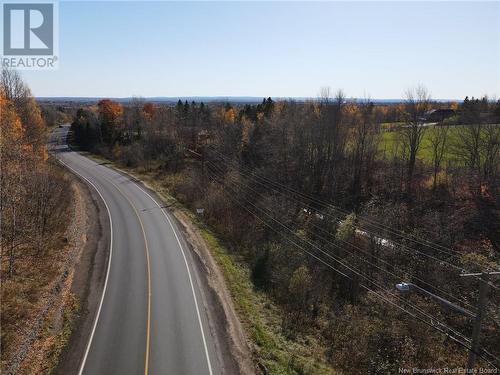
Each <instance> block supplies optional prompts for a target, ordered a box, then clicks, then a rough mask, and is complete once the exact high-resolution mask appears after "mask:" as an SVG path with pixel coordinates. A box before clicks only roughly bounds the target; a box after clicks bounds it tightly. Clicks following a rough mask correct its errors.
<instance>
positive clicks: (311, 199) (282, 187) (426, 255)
mask: <svg viewBox="0 0 500 375" xmlns="http://www.w3.org/2000/svg"><path fill="white" fill-rule="evenodd" d="M210 150H211V151H213V152H215V153H216V154H218V155H219V157H220V158H222V159H224V160H226V161H227V160H229V159H228V158H227V157H226V156H224V155H222V154H221V153H219V152H217V151H216V150H214V149H213V148H210ZM229 161H230V160H229ZM239 168H241V169H246V168H244V167H242V166H241V165H239ZM238 172H239V173H240V174H243V175H247V174H246V173H245V172H242V171H241V170H239V171H238ZM248 174H250V175H252V176H253V177H254V178H255V179H260V180H263V181H266V182H267V183H269V184H271V185H274V186H275V188H274V189H273V188H271V189H273V190H274V191H277V192H279V193H280V194H284V193H283V192H281V191H279V190H278V189H277V188H276V186H277V187H278V188H281V189H284V190H287V191H288V192H289V193H292V194H294V195H298V196H299V197H301V198H302V199H307V200H309V201H311V202H316V203H317V204H320V205H322V206H327V207H328V208H331V209H333V210H334V211H337V212H341V214H342V215H345V214H347V211H344V210H341V209H339V208H337V207H335V206H333V205H331V204H329V203H326V202H323V201H321V200H318V199H316V198H314V197H311V196H308V195H307V194H304V193H301V192H297V191H296V190H294V189H292V188H290V187H288V186H285V185H283V184H280V183H278V182H275V181H272V180H269V179H267V178H265V177H261V176H259V175H256V174H255V173H254V172H248ZM256 182H257V181H256ZM306 205H309V204H307V203H306ZM309 207H311V206H309ZM311 208H313V209H314V210H316V211H317V212H320V213H321V214H323V215H324V216H328V217H334V216H332V215H331V214H330V213H328V212H322V211H320V210H318V209H317V208H315V207H311ZM334 218H337V216H335V217H334ZM359 218H361V220H365V221H366V220H368V219H364V218H363V217H359ZM372 226H374V225H373V224H372ZM379 227H381V228H382V229H384V228H383V226H379ZM361 229H363V230H364V231H366V232H367V233H369V234H371V235H374V236H375V237H378V236H379V235H377V234H374V233H372V232H370V231H369V230H368V229H366V228H363V227H361ZM386 229H387V230H389V231H392V232H394V233H396V231H394V230H392V229H390V228H388V227H386ZM397 235H398V236H400V237H406V239H408V240H413V241H414V242H415V239H411V238H410V237H408V236H407V235H406V234H397ZM390 242H392V243H393V244H395V245H399V246H400V247H401V248H402V249H404V250H408V251H409V250H413V251H414V252H416V253H418V254H421V255H423V256H425V257H428V258H430V259H433V260H434V261H436V262H438V263H444V264H447V265H448V266H450V267H452V268H454V269H456V270H457V271H459V272H462V271H463V268H461V267H458V266H456V265H454V264H452V263H450V262H448V261H445V260H443V259H439V258H436V257H435V256H433V255H430V254H427V253H425V252H422V251H420V250H417V249H414V248H410V247H408V246H407V245H405V244H401V243H398V242H396V241H394V240H392V239H391V240H390ZM427 242H429V241H427ZM421 244H422V243H421ZM422 245H423V246H426V247H429V248H432V249H434V250H436V251H439V252H441V253H447V254H448V255H451V256H452V257H454V256H459V255H462V254H461V253H460V252H457V251H453V250H449V251H445V250H441V249H437V248H435V247H433V246H431V245H429V244H422ZM436 246H441V245H437V244H436ZM441 247H443V248H444V246H441ZM472 263H475V264H477V265H479V264H478V263H476V262H472ZM476 279H479V278H478V277H476ZM489 285H490V286H491V287H492V288H494V289H500V288H499V287H497V286H496V285H494V284H493V283H490V284H489Z"/></svg>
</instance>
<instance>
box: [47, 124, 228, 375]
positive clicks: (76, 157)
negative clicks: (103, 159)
mask: <svg viewBox="0 0 500 375" xmlns="http://www.w3.org/2000/svg"><path fill="white" fill-rule="evenodd" d="M68 130H69V127H68V126H64V127H62V128H57V129H56V130H55V131H54V132H53V133H52V135H51V145H50V147H51V148H52V149H53V151H54V152H55V154H56V156H57V157H58V159H59V160H60V161H61V162H62V163H63V164H65V165H66V166H67V167H68V168H69V169H70V170H72V171H73V172H74V173H76V174H78V175H80V176H81V177H82V178H83V179H84V180H86V182H87V183H88V184H90V185H92V186H93V187H94V188H95V189H96V190H97V191H98V193H99V195H100V196H101V198H102V199H103V201H104V202H105V205H106V208H107V209H108V212H109V216H110V218H111V232H112V234H111V250H110V251H111V257H110V260H109V265H108V274H107V276H106V283H105V286H104V293H103V297H102V300H101V305H100V307H99V309H98V313H97V317H96V320H95V323H94V324H95V325H94V330H93V332H92V334H91V338H90V339H89V343H88V345H87V352H86V353H82V362H81V366H80V369H79V374H88V375H100V374H102V375H112V374H119V375H127V374H134V375H137V374H146V375H147V374H172V375H190V374H193V375H201V374H219V373H220V369H219V366H220V365H219V364H218V361H217V356H216V355H215V345H214V339H213V338H212V336H211V334H210V332H209V329H208V322H207V315H206V311H205V310H204V308H203V305H202V303H201V295H200V288H199V287H198V284H197V278H196V274H195V272H196V271H195V270H194V269H193V267H192V265H191V264H192V263H191V255H190V252H189V250H188V247H187V245H186V244H185V242H184V240H183V238H182V235H181V233H180V232H178V231H177V229H175V225H174V223H173V221H172V219H171V218H170V216H169V214H168V212H166V211H165V210H164V209H163V208H161V206H160V205H159V204H158V202H157V201H156V200H155V199H154V197H152V196H151V195H150V193H149V192H147V191H145V190H144V189H143V188H142V187H141V186H140V185H138V184H137V183H135V182H134V181H132V180H131V179H130V178H128V177H126V176H124V175H122V174H120V173H118V172H116V171H114V170H112V169H110V168H108V167H106V166H104V165H101V164H99V163H96V162H95V161H92V160H90V159H88V158H86V157H84V156H82V155H80V154H79V153H76V152H73V151H71V150H70V149H68V147H67V146H66V142H65V139H66V134H67V132H68Z"/></svg>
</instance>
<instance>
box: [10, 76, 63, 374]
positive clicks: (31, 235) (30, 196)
mask: <svg viewBox="0 0 500 375" xmlns="http://www.w3.org/2000/svg"><path fill="white" fill-rule="evenodd" d="M68 188H69V183H68V181H67V180H66V179H65V178H64V176H63V175H62V174H61V173H60V172H59V171H58V169H57V168H55V167H54V166H53V165H51V164H50V163H49V161H48V154H47V150H46V133H45V122H44V120H43V118H42V114H41V111H40V108H39V107H38V105H37V104H36V102H35V100H34V99H33V97H32V95H31V92H30V90H29V88H28V87H27V85H26V84H25V83H24V82H23V81H22V79H21V77H20V76H19V74H18V73H17V72H15V71H11V70H2V71H1V75H0V218H1V219H0V233H1V236H0V255H1V267H0V278H1V283H2V291H1V292H2V314H1V324H2V337H1V338H2V369H5V368H4V365H6V363H8V362H5V361H8V360H9V358H10V355H11V354H12V353H13V351H14V350H16V349H17V348H16V345H15V343H16V340H20V338H21V337H22V334H23V332H22V330H23V327H25V326H26V324H27V320H28V319H29V318H32V317H30V315H29V314H30V312H31V311H32V309H33V308H35V307H36V306H37V304H38V302H39V298H41V296H40V293H41V290H42V289H43V287H44V285H45V284H44V283H45V281H47V280H45V281H43V280H44V277H46V276H47V275H49V274H50V266H49V265H50V263H51V262H53V257H54V255H55V248H57V249H59V248H60V247H61V246H60V243H59V244H58V246H56V245H55V244H56V243H57V241H60V238H59V237H58V236H55V234H57V233H60V232H61V231H64V228H65V220H66V219H65V217H66V215H65V212H66V210H67V207H68V204H69V202H68V199H69V196H70V194H69V192H68ZM47 263H49V265H48V264H47Z"/></svg>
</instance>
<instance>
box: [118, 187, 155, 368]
mask: <svg viewBox="0 0 500 375" xmlns="http://www.w3.org/2000/svg"><path fill="white" fill-rule="evenodd" d="M108 181H109V182H110V183H111V184H112V185H113V186H114V187H115V188H116V189H117V190H118V191H119V192H120V194H121V195H123V196H124V197H125V199H126V200H127V201H128V203H129V204H130V206H132V209H133V210H134V212H135V215H136V216H137V219H138V220H139V224H140V225H141V230H142V235H143V237H144V245H145V247H144V249H145V252H146V263H147V270H148V321H147V328H146V359H145V363H144V375H148V370H149V341H150V340H149V338H150V331H151V265H150V261H149V248H148V240H147V238H146V231H145V230H144V225H143V224H142V220H141V217H140V215H139V211H137V208H136V207H135V205H134V204H133V203H132V201H131V200H130V199H129V198H128V197H127V196H126V195H125V193H124V192H123V191H122V190H121V189H120V188H119V187H118V185H116V184H115V183H114V182H113V181H111V180H108Z"/></svg>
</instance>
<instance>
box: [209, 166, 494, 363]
mask: <svg viewBox="0 0 500 375" xmlns="http://www.w3.org/2000/svg"><path fill="white" fill-rule="evenodd" d="M211 173H213V172H211ZM213 180H214V181H216V182H218V183H220V184H221V185H222V187H223V189H224V190H225V191H226V192H227V189H226V188H227V186H226V185H225V184H224V183H223V182H221V181H219V180H217V179H216V178H215V179H213ZM229 189H230V190H231V191H232V192H233V194H234V191H233V190H232V189H231V188H229ZM228 197H229V198H230V199H231V200H233V201H234V202H235V203H236V204H238V205H239V206H240V207H242V208H243V209H245V210H246V211H247V212H249V213H250V214H251V215H252V216H254V217H256V218H257V219H258V220H259V221H261V222H262V223H263V224H264V225H266V226H267V227H268V228H270V229H271V230H272V231H274V232H276V233H278V234H280V235H282V234H281V233H280V232H278V231H277V230H276V229H275V228H274V227H273V226H272V225H270V224H269V223H267V222H266V221H265V220H264V219H262V218H261V217H260V216H258V214H256V213H255V212H253V211H252V210H250V209H249V208H248V207H246V206H245V205H243V204H242V203H241V202H239V201H238V200H237V199H236V198H234V197H232V196H231V194H228ZM246 202H247V203H249V204H250V205H251V206H253V207H254V208H257V209H259V208H258V207H257V206H255V205H254V204H252V202H250V201H248V200H246ZM260 211H262V210H261V209H260ZM271 219H273V220H274V221H276V222H277V223H279V221H277V220H276V219H274V218H272V217H271ZM279 224H281V225H283V224H282V223H279ZM285 227H286V226H285ZM292 234H294V233H293V232H292ZM294 235H295V236H296V234H294ZM284 238H285V240H287V241H288V242H290V243H292V244H293V245H295V246H296V247H298V248H299V249H301V250H302V251H304V252H306V253H307V254H309V255H311V256H313V257H314V258H315V259H316V260H319V261H320V262H321V263H322V264H324V265H325V266H327V267H329V268H331V269H333V270H334V271H335V272H337V273H339V274H341V275H342V276H344V277H346V278H348V279H350V280H352V278H351V277H349V276H348V275H347V274H346V273H344V272H342V271H340V270H339V269H337V268H336V267H334V266H332V265H331V264H330V263H328V262H326V261H325V260H323V259H321V258H319V257H318V256H316V255H315V254H312V253H311V252H309V251H307V250H306V249H304V247H303V246H300V245H299V244H297V243H296V242H295V241H292V240H290V239H289V238H288V237H286V236H284ZM299 239H300V238H299ZM320 250H321V249H320ZM323 253H324V254H326V255H328V253H325V252H323ZM334 260H336V259H334ZM336 261H337V262H339V263H340V264H342V265H343V266H344V267H345V268H347V269H349V270H350V271H351V272H353V273H354V274H357V275H358V276H362V277H365V276H364V275H362V274H359V273H358V272H356V271H355V270H354V269H352V268H350V267H349V266H347V265H345V264H343V262H341V261H338V260H336ZM365 278H366V277H365ZM368 281H369V282H372V283H373V281H372V280H369V279H368ZM359 285H360V286H361V287H362V288H363V289H366V290H367V291H368V292H371V293H373V294H375V295H376V296H378V297H379V298H380V299H382V300H384V301H385V302H388V303H390V304H391V305H393V306H395V307H397V308H398V309H400V310H402V311H404V312H406V313H408V314H409V315H410V316H412V317H414V318H415V319H417V320H419V321H421V322H423V323H425V324H427V325H428V326H430V327H432V328H434V329H436V330H438V331H440V332H441V333H443V334H445V335H446V336H447V337H450V338H451V339H452V340H453V341H455V342H457V343H458V344H460V345H461V346H463V347H465V348H467V349H468V350H472V349H471V347H470V346H469V345H467V344H466V343H463V342H462V341H460V340H459V339H457V338H456V337H454V336H453V335H452V334H450V332H451V333H453V334H455V335H457V336H459V337H461V338H463V339H464V340H465V341H466V342H467V343H468V342H470V340H469V339H468V338H467V337H465V336H464V335H463V334H461V333H460V332H458V331H456V330H454V329H453V328H451V327H449V326H447V325H446V324H444V323H442V322H440V321H439V320H438V319H436V318H434V317H432V316H430V315H429V314H427V313H425V312H424V311H422V310H421V309H420V308H418V307H416V306H414V305H412V304H409V303H408V302H406V301H404V300H403V302H404V303H406V304H409V305H410V307H411V308H413V309H415V310H416V311H417V312H419V313H421V314H423V315H424V316H426V317H428V318H430V320H431V321H430V322H429V321H426V320H425V319H424V318H422V317H420V316H418V315H417V314H415V313H412V312H410V311H408V310H407V309H405V308H404V307H402V306H400V305H398V304H396V303H394V302H393V301H390V300H389V299H387V298H386V297H384V296H383V295H381V294H379V293H377V292H376V291H374V290H373V289H371V288H369V287H367V286H366V285H364V284H359ZM375 285H376V284H375ZM378 287H379V288H380V289H382V290H383V288H381V287H380V286H378ZM386 292H387V291H386ZM389 295H391V296H392V297H394V295H392V294H391V293H389ZM396 299H400V298H396ZM433 321H434V322H436V323H438V324H439V326H436V325H435V324H433ZM483 353H487V354H488V355H490V356H492V355H491V354H490V353H488V352H486V351H484V350H482V353H476V354H477V355H478V356H479V357H481V358H482V359H484V360H485V361H487V362H488V363H489V364H491V365H492V366H494V367H495V365H494V364H493V363H492V362H491V361H490V360H488V359H487V358H485V357H484V356H483ZM493 357H494V356H493ZM495 359H496V360H498V358H496V357H495ZM495 368H496V367H495Z"/></svg>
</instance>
